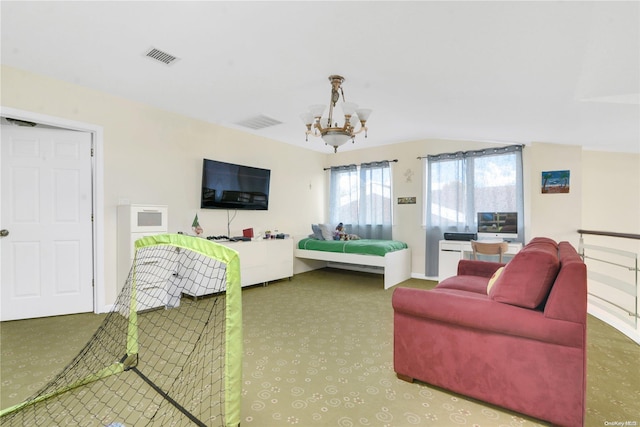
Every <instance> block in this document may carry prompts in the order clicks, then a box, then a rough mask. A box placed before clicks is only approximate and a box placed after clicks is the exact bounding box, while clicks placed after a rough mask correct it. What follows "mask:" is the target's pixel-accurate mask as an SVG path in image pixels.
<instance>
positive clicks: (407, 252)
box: [295, 237, 411, 289]
mask: <svg viewBox="0 0 640 427" xmlns="http://www.w3.org/2000/svg"><path fill="white" fill-rule="evenodd" d="M296 240H297V241H296V246H295V256H296V258H303V259H311V260H317V261H325V262H326V263H327V264H326V265H327V266H328V267H335V268H345V269H350V270H357V271H365V272H369V273H378V274H383V275H384V288H385V289H389V288H390V287H392V286H394V285H397V284H398V283H400V282H403V281H405V280H407V279H409V278H410V277H411V249H410V248H409V247H408V246H407V244H406V243H404V242H399V241H397V240H371V239H361V240H348V241H342V240H319V239H314V238H309V237H304V238H301V239H296Z"/></svg>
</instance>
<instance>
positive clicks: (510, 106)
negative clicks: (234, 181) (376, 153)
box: [0, 0, 640, 153]
mask: <svg viewBox="0 0 640 427" xmlns="http://www.w3.org/2000/svg"><path fill="white" fill-rule="evenodd" d="M639 5H640V3H639V2H637V1H628V2H609V1H603V2H593V1H588V2H576V1H535V2H508V1H497V2H483V1H471V2H458V1H450V2H427V1H412V2H400V1H393V2H391V1H389V2H384V1H356V2H337V1H328V2H310V1H293V2H292V1H289V2H271V1H259V2H244V1H235V2H220V1H196V2H182V1H154V2H151V1H141V2H127V1H117V2H116V1H113V2H110V1H105V2H94V1H90V2H89V1H87V2H84V1H77V2H50V1H45V2H32V1H19V2H11V1H4V0H3V1H2V2H1V3H0V8H1V9H0V11H1V15H2V16H1V19H2V22H1V24H2V30H1V31H2V33H1V35H2V39H1V43H2V51H1V60H2V64H4V65H8V66H12V67H15V68H19V69H24V70H28V71H32V72H34V73H38V74H43V75H47V76H51V77H53V78H56V79H60V80H64V81H68V82H71V83H74V84H78V85H81V86H86V87H89V88H93V89H96V90H99V91H104V92H107V93H110V94H113V95H116V96H121V97H125V98H128V99H131V100H135V101H139V102H142V103H145V104H149V105H153V106H155V107H158V108H162V109H164V110H169V111H172V112H176V113H179V114H183V115H185V116H189V117H194V118H197V119H201V120H204V121H207V122H211V123H216V124H219V125H222V126H226V127H231V128H236V129H241V130H244V131H247V132H251V133H253V134H256V135H261V136H264V137H267V138H271V139H275V140H279V141H283V142H285V143H289V144H295V145H300V146H303V147H306V148H309V149H313V150H317V151H322V152H328V153H329V152H332V151H333V150H332V149H331V148H330V147H327V146H325V145H324V144H323V143H322V142H321V141H320V140H319V139H316V138H310V139H309V142H305V135H304V130H305V128H304V125H303V123H302V121H301V120H300V117H299V116H300V114H301V113H303V112H305V111H306V110H307V109H308V106H309V105H312V104H323V103H326V104H328V101H329V96H330V85H329V81H328V79H327V77H328V76H329V75H331V74H340V75H343V76H344V77H345V78H346V81H345V83H344V85H343V88H344V93H345V97H346V99H347V100H348V101H351V102H356V103H358V104H359V105H360V106H361V107H368V108H371V109H373V114H372V115H371V117H370V119H369V122H368V125H369V132H368V138H367V139H364V137H363V135H358V137H357V138H356V143H355V144H350V143H349V144H347V145H345V146H344V147H341V148H340V150H341V151H342V150H350V149H358V148H364V147H370V146H377V145H385V144H392V143H398V142H405V141H414V140H422V139H428V138H444V139H464V140H477V141H491V142H498V143H523V144H527V143H530V142H549V143H559V144H576V145H582V146H583V147H585V149H590V150H606V151H621V152H634V153H637V152H640V114H639V99H640V95H639V93H640V82H639V80H640V64H639V55H640V32H639V27H640V8H639ZM152 47H153V48H157V49H160V50H162V51H164V52H167V53H169V54H171V55H174V56H176V57H177V58H178V60H177V61H175V62H174V63H173V64H171V65H165V64H163V63H160V62H157V61H154V60H152V59H149V58H147V57H146V56H145V54H146V53H147V51H148V50H149V49H150V48H152ZM257 116H266V117H268V118H271V119H274V120H276V121H278V122H281V123H280V124H277V125H274V126H270V127H266V128H264V129H261V130H251V129H247V128H244V127H242V126H240V125H238V124H237V123H239V122H241V121H243V120H246V119H250V118H253V117H257Z"/></svg>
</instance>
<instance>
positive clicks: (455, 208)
mask: <svg viewBox="0 0 640 427" xmlns="http://www.w3.org/2000/svg"><path fill="white" fill-rule="evenodd" d="M424 167H425V174H424V176H425V177H426V185H425V193H426V194H425V198H424V200H426V203H425V206H424V225H425V227H426V230H427V242H426V244H427V247H426V269H425V271H426V275H427V276H437V275H438V242H439V241H440V240H442V239H443V238H444V233H445V232H471V233H475V232H477V230H478V224H477V213H478V212H517V213H518V224H517V235H518V237H517V239H516V240H517V241H523V240H524V226H523V224H524V202H523V195H522V192H523V190H522V146H520V145H513V146H508V147H502V148H495V149H486V150H478V151H467V152H457V153H450V154H439V155H434V156H427V157H426V159H424Z"/></svg>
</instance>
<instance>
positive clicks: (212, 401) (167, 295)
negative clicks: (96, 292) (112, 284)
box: [0, 234, 242, 427]
mask: <svg viewBox="0 0 640 427" xmlns="http://www.w3.org/2000/svg"><path fill="white" fill-rule="evenodd" d="M135 247H136V251H135V258H134V260H133V265H132V267H131V270H130V273H129V276H128V278H127V281H126V283H125V285H124V287H123V289H122V290H121V292H120V294H119V296H118V298H117V301H116V303H115V305H114V306H113V309H112V310H111V312H110V313H109V314H108V315H107V316H106V318H105V320H104V321H103V322H102V324H101V325H100V327H99V328H98V330H97V331H96V332H95V334H94V335H93V337H92V338H91V339H90V340H89V342H88V343H87V344H86V346H85V347H84V348H83V349H82V350H81V351H80V353H78V355H77V356H76V357H75V358H74V359H73V360H72V361H71V363H70V364H69V365H67V366H66V367H65V368H64V369H63V370H62V371H61V372H60V373H59V374H58V375H57V376H56V377H55V378H54V379H53V380H52V381H51V382H49V383H48V384H47V385H46V386H44V387H43V388H42V389H41V390H40V391H38V392H37V393H36V394H35V395H33V396H32V397H31V398H29V399H28V400H27V401H25V402H23V403H21V404H18V405H15V406H13V407H11V408H7V409H4V410H2V411H1V412H0V425H2V426H31V425H33V426H40V425H41V426H54V425H56V426H64V425H73V426H114V427H115V426H126V427H134V426H136V427H137V426H145V425H148V426H183V425H189V426H192V425H200V426H238V425H239V424H240V393H241V387H242V384H241V380H242V372H241V369H242V365H241V363H242V294H241V286H240V262H239V258H238V254H237V252H235V251H234V250H232V249H229V248H227V247H225V246H222V245H218V244H216V243H213V242H210V241H208V240H206V239H200V238H195V237H189V236H184V235H178V234H164V235H158V236H149V237H144V238H142V239H140V240H138V241H136V243H135Z"/></svg>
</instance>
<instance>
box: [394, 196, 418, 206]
mask: <svg viewBox="0 0 640 427" xmlns="http://www.w3.org/2000/svg"><path fill="white" fill-rule="evenodd" d="M398 204H399V205H415V204H416V198H415V197H398Z"/></svg>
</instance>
